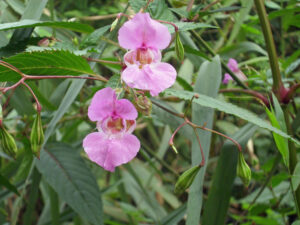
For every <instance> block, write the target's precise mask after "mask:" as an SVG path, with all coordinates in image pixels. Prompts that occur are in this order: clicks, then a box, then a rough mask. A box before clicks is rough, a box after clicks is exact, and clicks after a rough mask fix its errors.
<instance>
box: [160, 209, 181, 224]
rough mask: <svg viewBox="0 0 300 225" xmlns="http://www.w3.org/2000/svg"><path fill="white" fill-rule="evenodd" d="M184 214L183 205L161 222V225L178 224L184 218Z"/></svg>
mask: <svg viewBox="0 0 300 225" xmlns="http://www.w3.org/2000/svg"><path fill="white" fill-rule="evenodd" d="M185 213H186V204H183V205H182V206H180V207H179V208H177V209H176V210H174V211H173V212H171V213H169V214H168V215H167V216H166V217H164V218H163V219H162V221H161V224H162V225H174V224H178V223H179V222H180V221H181V220H182V219H183V217H184V215H185Z"/></svg>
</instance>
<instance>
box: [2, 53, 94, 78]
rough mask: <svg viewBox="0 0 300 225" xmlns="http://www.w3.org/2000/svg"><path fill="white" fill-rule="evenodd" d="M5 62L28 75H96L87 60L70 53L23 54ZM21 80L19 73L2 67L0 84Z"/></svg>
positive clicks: (6, 59)
mask: <svg viewBox="0 0 300 225" xmlns="http://www.w3.org/2000/svg"><path fill="white" fill-rule="evenodd" d="M4 61H5V62H8V63H10V64H11V65H13V66H15V67H16V68H18V69H19V70H20V71H22V72H23V73H25V74H28V75H80V74H90V75H95V73H94V72H93V70H92V69H91V67H90V66H89V64H88V63H87V61H86V60H85V59H83V58H82V57H81V56H77V55H75V54H73V53H71V52H68V51H55V50H54V51H43V52H31V53H21V54H18V55H15V56H11V57H9V58H5V59H4ZM20 78H21V76H20V74H18V73H17V72H15V71H12V70H10V69H8V68H6V67H3V66H0V82H4V81H17V80H19V79H20Z"/></svg>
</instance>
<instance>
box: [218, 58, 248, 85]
mask: <svg viewBox="0 0 300 225" xmlns="http://www.w3.org/2000/svg"><path fill="white" fill-rule="evenodd" d="M227 66H228V68H229V69H230V70H231V71H232V72H233V73H234V74H235V75H236V76H237V77H238V78H239V79H240V80H241V81H245V80H247V77H246V76H245V74H244V73H243V72H242V71H241V70H240V69H239V66H238V63H237V61H236V60H235V59H232V58H230V59H229V60H228V63H227ZM230 80H233V79H232V77H231V76H230V75H229V74H228V73H225V74H224V79H223V81H222V83H223V84H227V83H228V81H230Z"/></svg>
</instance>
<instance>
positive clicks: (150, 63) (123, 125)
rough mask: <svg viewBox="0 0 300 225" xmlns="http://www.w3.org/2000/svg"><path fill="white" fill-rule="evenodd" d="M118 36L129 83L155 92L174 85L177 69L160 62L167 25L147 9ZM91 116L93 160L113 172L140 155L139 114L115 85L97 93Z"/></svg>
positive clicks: (88, 142) (87, 143)
mask: <svg viewBox="0 0 300 225" xmlns="http://www.w3.org/2000/svg"><path fill="white" fill-rule="evenodd" d="M118 39H119V43H120V46H122V47H123V48H126V49H128V50H129V51H128V52H127V53H126V54H125V55H124V62H125V65H126V68H125V69H124V70H123V71H122V74H121V78H122V80H123V81H124V82H125V83H126V84H127V85H128V86H129V87H131V88H136V89H140V90H144V91H149V92H150V94H151V95H152V96H156V95H158V94H159V93H160V92H162V91H163V90H165V89H166V88H168V87H170V86H171V85H173V83H174V82H175V79H176V75H177V73H176V70H175V69H174V67H173V66H171V65H170V64H168V63H163V62H161V58H162V55H161V52H160V51H161V50H162V49H165V48H166V47H168V45H169V44H170V41H171V35H170V33H169V31H168V29H167V27H166V26H164V25H162V24H160V23H159V22H157V21H155V20H152V19H151V18H150V15H149V14H148V13H138V14H136V15H135V16H134V17H133V18H132V19H131V20H129V21H127V22H126V23H124V25H123V26H122V27H121V28H120V30H119V36H118ZM88 116H89V118H90V120H91V121H95V122H97V129H98V132H94V133H91V134H89V135H87V136H86V137H85V139H84V140H83V148H84V150H85V152H86V153H87V155H88V157H89V158H90V160H92V161H93V162H95V163H97V164H98V165H100V166H102V167H103V168H104V169H105V170H108V171H111V172H113V171H114V170H115V167H117V166H119V165H121V164H124V163H127V162H129V161H130V160H132V159H133V158H134V157H135V156H136V155H137V153H138V151H139V149H140V142H139V140H138V139H137V138H136V136H134V135H132V134H131V133H132V132H133V130H134V129H135V126H136V118H137V116H138V114H137V110H136V109H135V107H134V105H133V104H132V103H131V102H130V101H128V100H127V99H117V96H116V93H115V91H114V90H113V89H111V88H104V89H102V90H100V91H98V92H97V93H96V94H95V95H94V97H93V99H92V102H91V104H90V106H89V109H88Z"/></svg>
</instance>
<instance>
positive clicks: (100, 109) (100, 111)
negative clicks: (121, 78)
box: [88, 87, 116, 121]
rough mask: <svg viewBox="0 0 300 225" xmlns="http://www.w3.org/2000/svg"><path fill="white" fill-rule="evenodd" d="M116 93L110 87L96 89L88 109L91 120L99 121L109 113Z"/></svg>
mask: <svg viewBox="0 0 300 225" xmlns="http://www.w3.org/2000/svg"><path fill="white" fill-rule="evenodd" d="M115 101H116V94H115V91H114V90H113V89H111V88H110V87H107V88H103V89H101V90H100V91H97V92H96V94H95V95H94V97H93V99H92V102H91V104H90V106H89V109H88V116H89V118H90V120H91V121H100V120H103V119H105V118H106V117H107V116H109V115H111V114H112V113H113V110H114V103H115Z"/></svg>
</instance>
